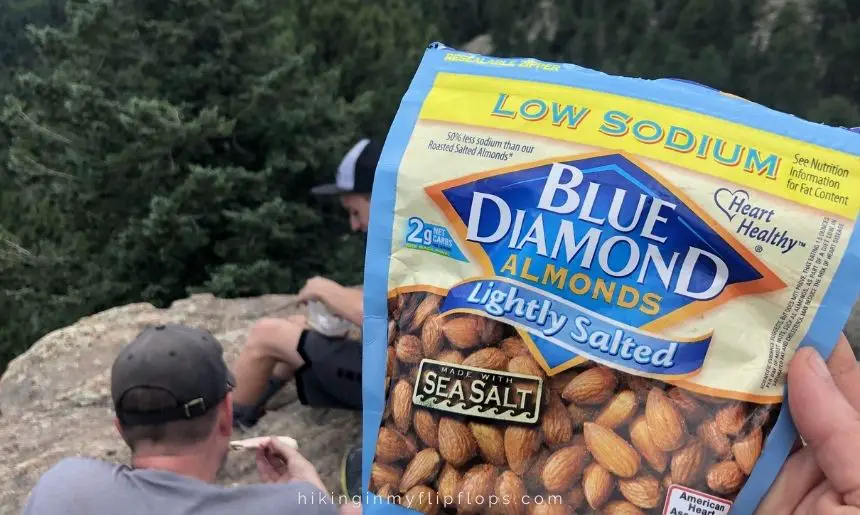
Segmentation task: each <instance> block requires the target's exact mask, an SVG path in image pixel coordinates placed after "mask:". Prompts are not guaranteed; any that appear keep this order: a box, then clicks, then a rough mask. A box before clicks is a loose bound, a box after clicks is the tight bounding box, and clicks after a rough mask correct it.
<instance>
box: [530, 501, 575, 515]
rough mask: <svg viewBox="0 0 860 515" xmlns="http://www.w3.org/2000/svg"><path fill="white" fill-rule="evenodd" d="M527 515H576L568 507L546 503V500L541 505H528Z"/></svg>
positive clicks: (556, 503) (533, 503)
mask: <svg viewBox="0 0 860 515" xmlns="http://www.w3.org/2000/svg"><path fill="white" fill-rule="evenodd" d="M528 513H529V515H576V514H575V513H574V512H573V510H572V509H571V507H570V506H566V505H564V504H560V503H558V502H548V501H547V500H546V499H544V500H543V502H541V503H537V502H532V503H531V504H529V511H528Z"/></svg>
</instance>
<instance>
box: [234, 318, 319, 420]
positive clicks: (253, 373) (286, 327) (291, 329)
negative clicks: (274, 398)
mask: <svg viewBox="0 0 860 515" xmlns="http://www.w3.org/2000/svg"><path fill="white" fill-rule="evenodd" d="M305 327H306V326H305V318H304V317H303V316H300V315H296V316H293V317H290V318H286V319H282V318H264V319H261V320H259V321H257V322H256V323H255V324H254V327H252V328H251V332H250V334H249V335H248V341H247V342H246V343H245V347H244V348H243V349H242V351H241V352H240V353H239V358H238V359H237V360H236V363H235V364H234V367H233V369H234V373H235V375H236V388H235V390H234V391H233V399H234V402H235V403H236V404H241V405H245V406H253V405H254V404H256V403H257V401H258V400H259V398H260V396H261V395H262V394H263V392H264V391H265V390H266V385H267V384H268V380H269V377H271V376H272V374H273V373H275V374H276V375H277V376H278V377H279V378H281V379H292V377H293V375H294V374H295V372H296V370H298V369H299V367H301V366H302V365H304V360H303V359H302V357H301V356H300V355H299V352H298V345H299V338H300V337H301V334H302V331H303V330H304V329H305Z"/></svg>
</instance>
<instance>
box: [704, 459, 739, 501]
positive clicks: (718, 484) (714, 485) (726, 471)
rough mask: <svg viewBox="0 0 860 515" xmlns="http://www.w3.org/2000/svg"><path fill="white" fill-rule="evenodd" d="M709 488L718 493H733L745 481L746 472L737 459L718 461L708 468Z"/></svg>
mask: <svg viewBox="0 0 860 515" xmlns="http://www.w3.org/2000/svg"><path fill="white" fill-rule="evenodd" d="M705 480H706V481H707V483H708V488H710V489H711V490H713V491H714V492H716V493H718V494H731V493H734V492H736V491H738V489H740V487H741V485H742V484H743V482H744V472H743V471H742V470H741V468H740V467H739V466H738V464H737V463H736V462H735V461H732V460H728V461H723V462H720V463H717V464H716V465H713V466H712V467H711V468H709V469H708V473H707V474H706V475H705Z"/></svg>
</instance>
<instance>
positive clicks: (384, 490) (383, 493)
mask: <svg viewBox="0 0 860 515" xmlns="http://www.w3.org/2000/svg"><path fill="white" fill-rule="evenodd" d="M376 495H378V496H379V497H382V498H383V499H386V500H388V499H389V498H390V497H393V496H394V495H396V493H395V491H394V487H393V486H391V485H382V486H380V487H379V488H378V489H377V490H376Z"/></svg>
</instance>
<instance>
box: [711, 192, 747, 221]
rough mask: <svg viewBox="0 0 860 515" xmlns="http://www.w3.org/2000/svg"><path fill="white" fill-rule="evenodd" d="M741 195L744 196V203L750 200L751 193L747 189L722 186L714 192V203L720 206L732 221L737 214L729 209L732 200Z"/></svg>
mask: <svg viewBox="0 0 860 515" xmlns="http://www.w3.org/2000/svg"><path fill="white" fill-rule="evenodd" d="M739 197H740V198H743V200H742V201H741V203H742V204H743V203H744V202H749V199H750V194H749V193H747V192H746V190H737V191H732V190H730V189H728V188H720V189H718V190H717V191H715V192H714V203H715V204H716V205H717V207H718V208H720V211H722V212H723V213H725V214H726V217H728V219H729V221H730V222H731V221H732V220H733V219H734V217H735V216H737V213H732V212H731V211H729V208H730V207H731V205H732V201H734V200H735V199H736V198H739Z"/></svg>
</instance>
